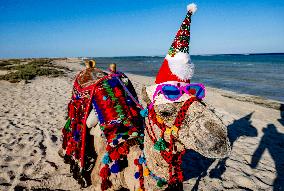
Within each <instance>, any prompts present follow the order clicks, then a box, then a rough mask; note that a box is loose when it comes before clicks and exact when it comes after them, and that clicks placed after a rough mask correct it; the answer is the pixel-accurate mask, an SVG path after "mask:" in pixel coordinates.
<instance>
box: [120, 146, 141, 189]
mask: <svg viewBox="0 0 284 191" xmlns="http://www.w3.org/2000/svg"><path fill="white" fill-rule="evenodd" d="M141 154H142V151H141V149H140V148H139V146H138V145H135V146H133V147H131V148H130V150H129V154H128V156H127V160H128V167H127V168H125V170H124V179H125V183H126V186H127V188H128V189H129V190H130V191H137V189H138V188H140V183H139V179H135V177H134V174H135V172H138V171H139V169H138V166H136V165H135V164H134V160H135V159H138V158H139V156H140V155H141Z"/></svg>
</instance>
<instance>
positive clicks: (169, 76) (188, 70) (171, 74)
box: [155, 3, 197, 84]
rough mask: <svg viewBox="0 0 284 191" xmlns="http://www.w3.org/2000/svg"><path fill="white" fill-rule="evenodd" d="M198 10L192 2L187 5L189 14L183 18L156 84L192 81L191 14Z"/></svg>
mask: <svg viewBox="0 0 284 191" xmlns="http://www.w3.org/2000/svg"><path fill="white" fill-rule="evenodd" d="M196 10H197V6H196V5H195V4H194V3H192V4H189V5H188V6H187V14H186V17H185V19H184V20H183V22H182V24H181V26H180V28H179V30H178V32H177V34H176V36H175V39H174V41H173V43H172V45H171V47H170V49H169V51H168V54H167V56H166V57H165V59H164V62H163V64H162V66H161V68H160V70H159V72H158V74H157V76H156V81H155V82H156V84H160V83H164V82H168V81H178V82H188V83H189V82H190V79H191V77H192V75H193V71H194V65H193V64H192V63H191V60H190V56H189V43H190V24H191V15H193V14H194V12H195V11H196Z"/></svg>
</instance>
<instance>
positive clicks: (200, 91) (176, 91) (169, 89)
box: [153, 84, 205, 101]
mask: <svg viewBox="0 0 284 191" xmlns="http://www.w3.org/2000/svg"><path fill="white" fill-rule="evenodd" d="M160 93H161V94H163V95H164V97H165V98H166V99H168V100H170V101H176V100H178V99H179V98H180V97H181V96H182V95H183V94H184V93H186V94H188V95H193V96H195V97H196V98H198V99H202V98H204V97H205V87H204V85H203V84H187V85H185V86H176V85H172V84H161V85H158V86H157V88H156V91H155V93H154V95H153V100H154V99H155V97H156V96H157V95H159V94H160Z"/></svg>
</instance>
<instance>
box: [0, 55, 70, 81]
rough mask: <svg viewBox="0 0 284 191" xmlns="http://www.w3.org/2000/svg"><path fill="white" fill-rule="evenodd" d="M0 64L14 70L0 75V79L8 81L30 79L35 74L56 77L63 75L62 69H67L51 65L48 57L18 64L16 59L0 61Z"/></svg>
mask: <svg viewBox="0 0 284 191" xmlns="http://www.w3.org/2000/svg"><path fill="white" fill-rule="evenodd" d="M15 63H16V64H15ZM0 66H1V67H2V66H3V67H4V68H5V69H6V70H16V71H15V72H10V73H8V74H5V75H0V80H7V81H10V82H19V81H21V80H32V79H33V78H35V77H36V76H52V77H58V76H62V75H64V74H65V72H64V71H66V70H69V69H68V68H66V67H63V66H56V65H53V64H52V63H51V60H49V59H35V60H32V61H31V62H29V63H27V64H20V63H19V62H18V61H15V60H13V61H12V62H11V61H10V62H5V63H4V64H3V62H2V64H1V65H0ZM63 70H64V71H63Z"/></svg>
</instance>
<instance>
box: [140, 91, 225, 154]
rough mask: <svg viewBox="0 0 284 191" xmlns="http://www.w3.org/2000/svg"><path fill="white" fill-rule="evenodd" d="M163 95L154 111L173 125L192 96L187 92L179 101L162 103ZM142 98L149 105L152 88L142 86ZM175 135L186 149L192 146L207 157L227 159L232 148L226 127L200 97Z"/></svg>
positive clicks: (160, 96)
mask: <svg viewBox="0 0 284 191" xmlns="http://www.w3.org/2000/svg"><path fill="white" fill-rule="evenodd" d="M147 90H148V89H147ZM162 96H163V95H159V96H158V98H157V100H158V101H157V104H154V106H153V107H154V111H155V113H156V116H159V118H161V119H162V121H164V123H165V124H166V125H167V126H168V127H172V126H173V123H174V121H175V119H176V118H177V117H178V116H177V115H178V112H179V111H180V109H181V107H182V106H183V105H184V103H185V102H186V101H187V100H188V99H190V97H189V96H188V95H184V96H182V97H181V98H180V99H179V100H177V101H173V102H169V101H166V103H162V101H161V100H162V99H163V97H162ZM142 97H143V100H144V101H145V102H146V103H147V105H149V104H150V103H151V102H152V101H153V100H151V99H152V95H151V91H146V87H143V89H142ZM173 135H174V136H175V137H176V139H177V140H178V141H179V142H180V143H181V144H183V146H184V147H185V148H186V149H193V150H195V151H197V152H199V153H200V154H202V155H204V156H205V157H208V158H224V157H226V156H227V155H228V153H229V151H230V143H229V140H228V136H227V128H226V126H225V125H224V123H223V122H222V120H221V119H220V118H219V117H218V116H217V115H216V114H215V113H214V112H213V111H211V110H210V109H209V108H208V107H207V106H206V104H205V103H204V102H201V101H198V100H197V101H194V102H193V103H192V104H191V105H190V107H189V108H188V110H187V111H186V115H185V119H184V120H183V122H182V125H181V126H180V128H179V130H178V132H177V133H176V134H173Z"/></svg>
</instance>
